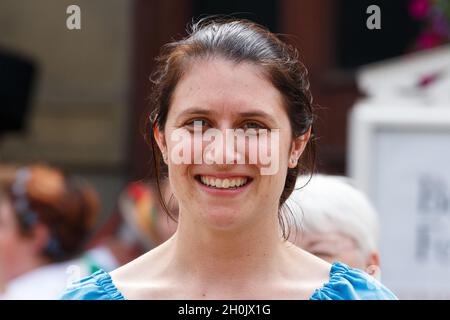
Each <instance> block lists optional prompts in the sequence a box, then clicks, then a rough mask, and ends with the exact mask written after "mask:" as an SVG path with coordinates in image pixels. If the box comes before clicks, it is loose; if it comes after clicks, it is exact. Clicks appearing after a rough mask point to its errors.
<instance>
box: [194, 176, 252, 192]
mask: <svg viewBox="0 0 450 320" xmlns="http://www.w3.org/2000/svg"><path fill="white" fill-rule="evenodd" d="M195 179H196V180H197V181H198V182H200V183H201V184H202V185H204V186H206V187H209V188H214V189H221V190H238V189H241V188H243V187H245V186H246V185H248V184H249V183H250V182H251V181H252V180H253V179H252V178H250V177H244V176H242V177H237V176H236V177H227V178H218V177H214V176H206V175H196V176H195Z"/></svg>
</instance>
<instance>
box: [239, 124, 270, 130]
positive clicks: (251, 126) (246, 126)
mask: <svg viewBox="0 0 450 320" xmlns="http://www.w3.org/2000/svg"><path fill="white" fill-rule="evenodd" d="M242 128H243V129H244V130H249V129H250V130H256V131H259V130H261V129H267V128H266V127H265V126H263V125H261V124H259V123H258V122H247V123H245V124H244V125H243V126H242Z"/></svg>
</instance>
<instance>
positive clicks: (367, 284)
mask: <svg viewBox="0 0 450 320" xmlns="http://www.w3.org/2000/svg"><path fill="white" fill-rule="evenodd" d="M310 299H311V300H398V298H397V297H396V296H395V295H394V294H393V293H392V292H391V291H390V290H389V289H387V288H386V287H385V286H384V285H382V284H381V283H380V282H379V281H378V280H376V279H375V278H374V277H372V276H370V275H369V274H367V273H365V272H364V271H362V270H359V269H355V268H351V267H349V266H347V265H346V264H344V263H341V262H335V263H333V265H332V266H331V270H330V279H329V281H328V282H327V283H326V284H324V285H323V287H321V288H319V289H317V290H316V291H314V293H313V295H312V296H311V298H310Z"/></svg>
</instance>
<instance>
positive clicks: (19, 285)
mask: <svg viewBox="0 0 450 320" xmlns="http://www.w3.org/2000/svg"><path fill="white" fill-rule="evenodd" d="M156 190H158V189H157V188H156V186H155V185H153V184H152V183H147V182H142V181H138V182H130V183H129V184H128V185H125V186H124V188H123V191H122V192H121V194H120V196H119V197H118V199H117V203H116V204H115V209H114V210H113V212H110V213H109V215H108V217H107V219H103V220H102V221H100V220H101V219H100V216H99V212H100V208H101V203H100V200H99V196H98V192H97V191H96V190H95V189H94V188H93V186H92V185H91V184H90V183H89V182H88V181H86V180H84V179H82V178H80V177H78V176H73V175H70V174H68V173H66V172H64V171H63V170H61V169H59V168H55V167H52V166H48V165H44V164H30V165H27V166H15V165H5V164H4V165H0V299H58V298H59V296H60V294H61V292H62V291H63V290H64V288H65V287H67V286H68V285H70V283H72V282H74V281H77V280H79V279H80V278H83V277H85V276H88V275H90V274H92V273H93V272H95V271H97V270H99V269H102V270H104V271H106V272H109V271H112V270H114V269H115V268H117V267H119V266H121V265H123V264H126V263H127V262H129V261H131V260H133V259H135V258H137V257H138V256H140V255H141V254H143V253H144V252H146V251H148V250H150V249H152V248H154V247H155V246H158V245H159V244H161V243H163V242H164V241H166V240H168V239H169V238H170V237H171V236H172V235H173V234H174V232H175V231H176V227H177V223H176V219H177V216H178V207H177V203H176V199H175V198H174V197H173V195H172V193H171V190H170V185H169V183H168V181H163V182H162V185H161V190H162V192H161V194H159V193H158V192H157V191H156ZM160 198H162V199H164V201H165V203H166V204H167V207H166V208H164V209H163V207H162V205H161V204H160V203H161V202H160ZM167 210H168V211H169V212H167ZM283 210H284V212H285V218H286V221H287V222H288V225H289V227H290V228H289V230H290V234H291V236H290V238H289V240H290V241H291V242H292V243H293V244H295V245H297V246H299V247H301V248H303V249H305V250H307V251H309V252H311V253H313V254H315V255H316V256H318V257H320V258H322V259H324V260H327V261H329V262H334V261H340V262H344V263H346V264H348V265H350V266H353V267H356V268H360V269H362V270H364V271H366V272H368V273H369V274H371V275H373V276H375V277H377V276H379V274H378V270H379V268H378V266H379V263H380V261H379V254H378V250H377V234H378V221H377V214H376V212H375V210H374V208H373V207H372V205H371V204H370V202H369V201H368V199H367V197H366V196H365V195H364V194H363V193H362V192H360V191H359V190H357V189H356V188H354V187H353V186H352V185H351V182H350V181H349V180H348V179H347V178H345V177H338V176H326V175H321V174H316V175H313V176H312V177H309V176H308V177H305V176H300V177H299V178H298V180H297V185H296V190H295V191H294V192H293V194H292V195H291V197H290V198H289V200H288V201H287V203H286V205H285V206H284V207H283ZM168 213H169V214H168Z"/></svg>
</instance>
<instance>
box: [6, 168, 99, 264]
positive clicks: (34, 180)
mask: <svg viewBox="0 0 450 320" xmlns="http://www.w3.org/2000/svg"><path fill="white" fill-rule="evenodd" d="M6 170H8V171H9V173H8V174H5V171H6ZM1 171H2V172H1V173H0V187H1V188H2V193H3V196H6V199H7V200H8V201H9V202H10V203H11V205H12V210H13V212H14V215H15V217H16V221H17V222H18V227H19V232H20V234H21V235H22V236H24V237H27V236H30V235H31V234H32V232H33V227H34V226H35V224H36V223H38V222H39V223H42V224H43V225H45V226H46V227H47V228H48V231H49V241H48V243H47V246H46V247H45V248H44V250H43V252H42V254H43V256H45V257H47V258H48V259H50V260H51V261H53V262H58V261H64V260H68V259H70V258H72V257H74V256H75V255H77V254H78V253H80V252H81V250H82V249H83V245H84V244H85V241H86V240H87V237H88V235H89V234H90V232H91V231H92V229H93V226H94V224H95V222H96V220H97V217H98V213H99V208H100V202H99V199H98V195H97V193H96V191H95V190H94V189H93V188H92V187H91V186H90V185H89V184H88V183H87V182H86V181H84V180H82V179H80V178H76V177H73V176H69V175H66V174H64V173H63V172H62V171H60V170H58V169H55V168H52V167H49V166H46V165H29V166H26V167H16V168H9V169H5V167H3V168H2V170H1ZM2 173H3V174H2Z"/></svg>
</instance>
